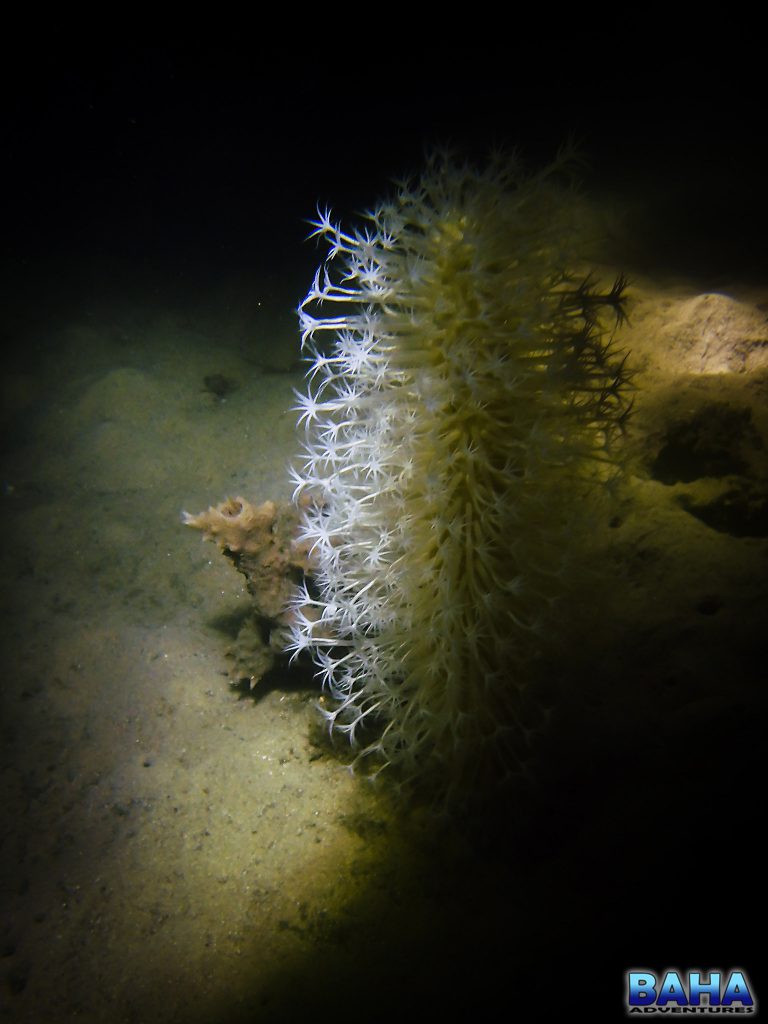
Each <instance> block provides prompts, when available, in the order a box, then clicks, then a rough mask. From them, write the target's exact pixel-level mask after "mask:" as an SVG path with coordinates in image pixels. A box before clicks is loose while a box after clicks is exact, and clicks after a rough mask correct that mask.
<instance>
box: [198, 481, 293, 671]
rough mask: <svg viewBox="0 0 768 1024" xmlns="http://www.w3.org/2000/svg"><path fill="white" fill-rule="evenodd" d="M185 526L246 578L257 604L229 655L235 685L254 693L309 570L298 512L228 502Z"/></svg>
mask: <svg viewBox="0 0 768 1024" xmlns="http://www.w3.org/2000/svg"><path fill="white" fill-rule="evenodd" d="M183 521H184V523H185V524H186V525H187V526H192V527H194V528H195V529H197V530H202V531H203V535H204V537H205V539H206V540H213V541H215V542H216V544H217V545H218V546H219V548H220V549H221V551H223V553H224V554H225V555H226V556H227V557H228V558H229V559H231V561H232V562H233V564H234V566H235V568H236V569H237V570H238V571H239V572H241V573H242V574H243V576H245V580H246V586H247V588H248V593H249V594H250V595H251V597H252V598H253V601H254V609H253V616H252V617H250V618H248V619H246V620H245V622H244V623H243V624H242V625H241V628H240V631H239V634H238V637H237V640H236V642H235V645H234V647H233V649H232V651H231V652H230V657H231V658H232V660H233V661H234V666H233V670H232V672H231V673H230V676H231V678H232V681H233V682H240V681H241V680H243V679H247V680H248V681H249V683H250V687H251V689H253V687H254V686H255V685H256V684H257V683H258V681H259V680H260V679H261V678H262V677H263V676H264V675H265V674H266V672H268V671H269V669H270V668H272V666H273V664H274V661H275V658H276V656H277V655H279V653H280V652H281V650H282V648H283V645H284V643H285V637H286V631H287V630H288V629H289V627H290V619H291V616H292V615H293V612H292V611H291V609H290V607H289V606H290V603H291V599H292V597H293V595H294V593H295V590H296V585H297V583H299V581H301V580H303V579H304V577H305V574H306V573H307V572H308V571H309V570H310V567H311V566H310V558H309V555H308V552H307V548H308V545H307V544H306V542H302V541H299V540H297V534H298V529H299V511H298V510H297V509H296V508H295V507H294V506H292V505H289V504H287V503H284V502H283V503H278V502H274V501H265V502H263V503H262V504H261V505H251V504H250V502H248V501H246V499H245V498H241V497H238V498H227V500H226V501H224V502H222V503H221V504H220V505H216V506H215V507H214V506H211V507H210V508H209V509H208V510H207V511H205V512H201V513H200V514H199V515H190V514H189V513H187V512H185V513H184V516H183Z"/></svg>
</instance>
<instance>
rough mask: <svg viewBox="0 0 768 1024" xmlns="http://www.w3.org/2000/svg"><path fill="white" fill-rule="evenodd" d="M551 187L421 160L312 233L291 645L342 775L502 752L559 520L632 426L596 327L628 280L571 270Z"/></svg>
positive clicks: (615, 310)
mask: <svg viewBox="0 0 768 1024" xmlns="http://www.w3.org/2000/svg"><path fill="white" fill-rule="evenodd" d="M553 178H554V175H553V174H552V173H545V174H542V175H540V176H538V177H535V178H531V179H526V178H524V177H522V176H521V175H520V174H519V173H518V171H517V169H516V168H515V167H510V166H509V165H508V164H505V165H503V166H502V165H500V164H499V165H493V166H491V167H490V168H488V169H486V170H482V171H478V170H475V169H471V168H467V167H459V166H456V165H455V164H453V163H452V162H451V161H450V160H448V159H446V158H442V157H439V158H435V159H434V160H432V161H431V163H430V165H429V166H428V169H427V171H426V173H425V174H424V176H423V177H422V179H421V180H420V181H419V182H418V183H416V184H415V185H413V186H406V185H403V186H402V187H401V188H400V191H399V192H398V194H397V196H396V198H395V199H394V200H393V201H391V202H388V203H385V204H383V205H381V206H379V207H378V208H377V209H375V210H374V211H373V212H372V213H371V214H370V215H369V218H368V224H367V226H365V227H363V228H360V229H357V230H355V231H353V232H352V233H347V232H345V231H343V230H342V229H341V227H340V226H338V225H336V224H334V223H333V222H332V221H331V219H330V216H329V214H328V213H324V214H322V215H321V216H320V217H319V219H318V220H317V221H316V223H315V228H316V230H315V232H314V234H315V235H318V236H320V237H322V238H323V239H325V241H326V242H327V243H328V246H329V251H328V254H327V258H326V261H325V264H324V265H323V267H321V269H320V270H319V271H318V273H317V275H316V277H315V280H314V283H313V285H312V288H311V289H310V292H309V294H308V295H307V297H306V299H305V300H304V302H303V303H302V306H301V310H300V316H301V326H302V343H303V345H304V347H305V349H306V350H307V351H308V352H309V355H310V358H311V363H312V365H311V368H310V370H309V374H308V376H309V379H310V391H309V394H307V395H306V396H303V395H299V407H298V408H299V410H300V417H299V423H300V424H301V426H302V427H303V428H304V430H305V434H306V439H305V443H304V457H303V463H302V466H301V468H300V470H298V471H296V472H295V477H296V483H297V493H299V492H302V491H307V492H308V493H309V495H310V496H311V501H309V502H308V503H307V511H306V512H305V517H304V525H303V537H304V539H306V540H308V541H309V542H310V543H311V545H312V550H313V555H314V559H315V561H316V563H317V565H318V567H319V568H318V571H317V575H316V583H317V591H313V592H309V591H308V590H307V588H306V587H304V588H302V589H301V591H300V592H299V593H298V594H297V597H296V602H295V614H294V623H295V624H294V628H293V634H292V638H291V641H290V645H289V649H291V650H292V651H294V652H299V651H302V650H304V649H309V650H310V651H311V653H312V655H313V656H314V659H315V661H316V663H317V666H318V669H319V674H320V675H321V677H322V681H323V683H324V685H325V686H326V687H327V688H328V690H329V691H330V694H331V698H332V705H331V707H330V709H328V710H327V711H326V714H327V715H328V718H329V721H330V723H331V728H332V729H333V730H334V731H340V732H344V733H347V734H348V735H349V737H350V739H351V740H352V742H353V744H354V745H355V746H356V747H357V748H358V751H359V753H358V758H357V760H358V762H359V761H360V760H361V759H365V760H366V761H367V762H368V763H369V764H370V765H371V766H372V767H375V768H378V767H380V766H383V765H392V766H394V767H396V768H397V770H398V772H399V773H400V774H401V776H402V777H405V778H411V779H412V778H416V777H419V776H421V775H423V774H424V773H426V774H428V775H432V774H434V773H435V772H436V771H437V772H440V773H441V774H442V775H443V776H444V777H445V778H446V779H455V778H456V776H457V774H458V775H461V774H462V773H466V772H467V771H468V770H469V766H470V765H473V764H476V763H477V762H478V760H481V759H482V755H483V752H484V751H485V750H487V749H490V747H492V746H495V741H496V740H497V739H498V738H499V737H500V736H502V735H505V736H507V737H508V738H509V739H510V741H511V744H512V749H514V743H515V738H516V736H517V735H518V734H519V732H520V725H519V722H518V709H519V701H520V692H521V689H522V687H523V686H524V684H525V680H526V676H527V673H528V667H529V666H530V664H531V662H532V660H533V659H535V658H536V656H537V655H538V654H539V652H540V651H541V648H542V645H543V644H544V643H545V639H546V631H547V630H548V629H550V628H552V621H553V616H552V611H553V608H554V607H555V606H556V602H557V599H558V597H559V596H560V594H561V592H562V589H563V579H564V573H565V571H566V570H565V565H566V563H567V561H568V558H569V550H570V548H571V547H572V545H573V543H574V537H573V522H574V519H575V515H574V513H575V510H576V509H577V508H578V507H579V506H580V505H581V504H582V503H583V502H584V501H585V500H588V487H587V483H588V482H589V481H594V480H595V478H596V477H599V476H600V475H601V472H602V471H603V469H604V467H605V466H606V465H610V463H611V461H612V458H613V456H612V451H611V445H612V441H613V437H614V434H615V433H616V431H617V430H618V429H620V427H621V426H622V423H623V417H624V416H625V415H626V403H625V401H624V397H623V384H624V380H625V374H624V371H623V362H622V361H621V360H619V359H618V358H617V357H615V356H614V355H613V354H612V351H611V348H610V345H609V343H608V342H607V341H606V339H605V337H604V334H603V329H602V327H601V321H600V315H601V313H602V312H603V311H604V310H605V309H606V307H607V308H608V310H609V312H610V313H611V314H612V319H614V320H618V319H620V318H621V316H622V306H621V297H622V282H621V281H619V282H617V283H616V285H614V287H613V289H612V290H610V291H609V292H608V293H606V294H599V293H597V292H596V291H595V289H594V288H593V287H592V285H591V283H590V281H589V280H587V281H583V282H581V283H579V282H578V279H575V278H573V277H572V276H571V274H569V272H568V268H569V266H570V265H571V261H572V259H573V255H574V251H573V241H572V239H571V237H570V227H569V222H570V211H571V205H572V201H571V199H570V198H569V196H568V195H567V193H565V192H563V191H562V190H561V189H560V188H558V187H557V185H556V184H555V183H554V180H553ZM308 606H309V608H312V609H313V610H314V611H315V612H316V614H315V615H310V613H309V611H308ZM369 726H370V728H369Z"/></svg>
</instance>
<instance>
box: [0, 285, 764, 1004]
mask: <svg viewBox="0 0 768 1024" xmlns="http://www.w3.org/2000/svg"><path fill="white" fill-rule="evenodd" d="M627 269H628V270H629V272H630V274H631V273H632V268H631V267H629V268H627ZM610 272H611V270H610V268H609V269H605V268H604V273H606V274H609V273H610ZM117 292H118V294H117V296H116V297H100V296H98V295H94V300H93V303H92V304H91V308H82V309H80V310H73V311H71V312H69V313H68V314H67V315H66V316H64V317H58V316H57V317H49V316H46V315H45V312H44V311H43V313H41V314H39V315H38V326H37V327H36V331H37V332H38V334H37V337H38V342H37V347H35V342H34V340H33V341H32V342H29V344H30V346H31V347H30V350H29V352H28V353H26V354H25V356H24V358H19V359H17V360H16V361H15V364H14V365H13V366H12V367H11V370H10V372H9V373H8V374H7V375H6V379H5V380H4V385H3V386H4V388H5V391H6V394H5V397H4V410H5V412H4V415H5V424H6V437H7V438H8V439H10V440H7V441H6V455H5V460H4V466H3V474H4V475H3V497H2V503H3V504H2V533H3V541H4V543H3V565H2V586H3V589H2V598H3V605H2V632H3V642H4V648H5V665H4V674H3V695H2V696H3V720H2V729H3V741H4V742H3V760H2V779H3V810H4V813H5V816H6V820H5V823H4V831H3V842H2V886H3V909H4V913H5V921H4V924H3V932H2V984H3V988H2V1009H1V1010H0V1019H2V1020H8V1021H19V1022H29V1024H38V1022H46V1024H54V1022H57V1021H69V1020H73V1021H74V1020H79V1021H84V1022H85V1021H87V1022H90V1021H113V1022H116V1024H117V1022H132V1024H137V1022H147V1024H149V1022H158V1024H165V1022H172V1021H173V1022H180V1021H190V1022H197V1021H199V1022H216V1021H229V1020H272V1019H281V1018H282V1017H285V1018H286V1019H298V1014H299V1013H300V1012H301V1011H303V1013H304V1016H307V1015H314V1016H316V1017H317V1018H323V1019H324V1017H325V1016H328V1015H331V1016H333V1017H334V1018H335V1019H339V1020H351V1019H355V1020H376V1019H387V1017H388V1014H389V1011H390V1010H391V1009H392V1008H393V1007H396V1006H399V1005H410V1006H413V1007H422V1006H424V1005H428V1004H430V1003H431V1004H432V1005H433V1007H434V1008H439V1011H440V1014H441V1016H442V1018H443V1019H463V1020H469V1019H475V1015H476V1014H478V1013H480V1014H483V1013H484V1012H485V1011H486V1010H487V1008H488V1005H489V1002H488V1000H490V999H491V997H492V996H493V997H495V996H496V995H498V994H500V993H501V994H503V995H505V996H506V998H507V999H508V1006H509V1013H510V1019H511V1018H512V1016H513V1015H514V1010H515V1006H518V1007H519V1006H520V1005H527V1006H528V1007H529V1010H528V1015H527V1016H526V1017H525V1019H531V1020H534V1019H545V1017H546V1014H545V1009H546V1006H547V1005H549V1003H550V1002H551V1001H552V1000H553V999H557V998H560V997H561V996H562V995H563V992H562V989H563V986H564V985H565V986H567V985H573V986H578V985H579V984H583V985H588V988H589V991H593V990H594V989H595V987H597V988H598V989H599V988H600V985H603V989H602V991H603V999H604V1005H602V1006H600V1005H599V1004H598V1005H595V1004H594V1003H593V1004H592V1011H593V1012H594V1014H595V1016H594V1018H593V1019H596V1020H603V1019H606V1020H608V1019H621V1014H622V1011H621V1003H620V999H621V985H622V974H621V972H622V970H623V969H626V968H629V967H631V966H648V965H650V966H652V967H655V968H658V969H661V968H663V967H665V966H669V965H673V964H682V965H683V966H685V967H695V966H701V967H703V968H707V967H711V966H721V967H723V968H727V967H735V966H737V962H738V964H740V965H742V966H746V967H747V968H752V967H753V966H754V965H755V958H756V954H757V950H756V949H755V947H754V940H749V939H748V938H747V935H746V932H744V931H742V930H741V927H740V925H739V917H738V915H736V916H733V915H731V914H730V913H729V911H728V903H729V901H731V900H732V901H733V904H734V905H736V906H737V907H738V911H739V913H740V914H746V916H747V917H750V916H751V915H752V914H753V913H754V909H753V908H754V907H755V905H756V904H755V901H756V900H757V899H758V897H759V893H758V891H757V890H758V881H759V879H760V878H761V875H762V871H760V870H758V867H757V864H758V855H757V852H756V851H755V850H754V848H753V839H752V836H751V827H752V820H753V815H754V813H755V811H756V810H757V808H756V807H755V806H754V802H753V798H754V797H755V794H756V791H757V790H756V782H755V777H756V772H757V771H758V764H759V753H758V751H759V744H761V743H762V742H763V738H762V721H763V720H764V698H763V695H762V689H761V687H760V685H759V683H760V672H759V670H758V669H756V668H755V660H756V659H755V654H756V652H757V651H758V649H760V648H761V647H762V641H761V640H760V638H759V633H758V627H759V623H760V622H763V623H764V622H765V621H768V620H766V618H765V612H766V594H765V580H766V569H768V563H767V556H768V540H767V539H766V537H767V535H768V525H767V523H766V518H767V517H766V507H768V506H767V505H766V502H767V500H768V499H767V497H766V496H767V494H768V491H767V490H766V486H767V481H768V473H767V472H766V454H765V444H766V442H768V402H767V394H768V390H767V389H768V383H767V379H766V366H767V365H768V364H767V363H766V356H767V354H768V322H767V317H768V288H766V289H763V290H762V291H761V290H760V288H756V287H755V286H754V285H750V286H749V287H748V286H747V285H740V283H739V282H738V281H734V282H732V284H731V285H730V286H729V287H723V288H722V289H720V290H719V291H718V293H717V294H709V293H707V292H706V290H704V292H702V288H701V286H700V285H699V283H698V282H697V281H696V280H693V279H691V280H683V281H681V280H669V279H663V278H661V277H659V278H658V279H653V277H652V276H646V277H643V276H642V275H637V274H636V275H635V276H634V279H633V284H632V286H631V288H630V293H629V296H630V307H629V308H630V315H631V323H630V326H629V328H628V329H627V331H626V334H625V338H624V341H625V343H626V346H627V347H628V348H630V349H632V351H633V352H634V356H633V359H634V363H635V366H636V367H637V371H638V372H637V376H636V378H635V380H636V384H637V386H638V392H637V396H636V403H637V412H636V416H635V418H634V420H633V421H632V426H631V430H630V437H629V443H630V444H631V446H632V452H633V454H632V459H633V461H632V463H631V465H632V470H631V472H630V474H629V476H628V479H627V481H626V484H625V486H624V488H623V490H622V491H621V494H620V497H619V502H618V507H617V510H616V511H615V513H614V515H615V517H616V518H614V519H613V525H612V526H611V527H610V528H608V527H607V525H606V524H605V523H603V524H602V526H601V527H600V529H602V530H603V533H602V535H601V537H602V539H601V540H600V541H599V543H600V544H601V545H602V550H603V551H604V552H605V557H608V558H611V559H612V560H613V561H612V564H613V566H614V570H613V578H614V582H615V590H614V593H613V596H612V599H611V601H610V605H611V608H612V619H611V621H610V622H609V623H608V627H607V628H608V636H609V641H608V643H607V644H606V645H605V646H604V647H603V648H602V649H601V652H600V656H599V658H596V659H594V658H593V660H592V662H591V665H590V669H589V671H586V670H585V668H584V665H583V663H581V664H580V667H579V668H578V669H577V670H576V671H575V672H574V680H575V684H574V686H573V687H568V686H565V685H564V686H562V687H561V689H560V691H559V693H560V697H559V701H560V703H559V704H558V702H557V700H555V709H554V714H553V718H552V725H551V730H550V732H549V734H548V736H546V737H544V738H543V739H542V741H541V753H540V768H539V770H540V776H541V778H540V781H541V789H540V790H539V791H537V792H538V795H536V796H533V797H531V798H530V802H529V803H528V804H526V806H528V807H529V810H528V814H527V816H525V815H523V816H522V818H521V824H520V828H519V831H518V830H517V829H516V825H515V822H514V820H507V823H506V828H505V830H504V831H503V832H502V833H501V834H502V835H503V840H500V839H498V838H493V837H498V835H499V833H498V831H493V830H492V832H491V836H492V837H491V838H490V839H487V840H486V839H485V837H483V836H479V837H478V836H476V835H472V834H471V833H470V834H469V835H468V834H467V830H466V829H463V828H462V823H461V822H459V823H458V824H457V825H456V826H455V827H450V828H448V829H447V831H444V832H443V831H440V830H438V828H437V826H436V825H435V824H434V823H432V822H431V821H430V819H429V817H428V816H427V815H425V814H424V813H422V812H419V813H416V814H410V815H409V814H407V813H406V814H405V815H404V816H403V817H400V816H398V815H397V814H395V813H393V811H392V810H391V808H390V807H389V805H388V803H387V802H386V800H383V799H380V798H379V797H378V796H377V794H376V793H374V792H373V791H372V790H371V789H370V788H369V786H368V785H367V784H366V783H365V782H364V781H363V780H359V779H356V778H353V777H351V776H350V775H349V774H348V773H347V771H346V770H345V769H344V768H343V766H341V765H340V764H339V763H338V762H337V761H335V760H334V759H333V758H332V757H329V756H327V754H326V753H325V752H324V751H323V750H322V748H318V747H316V746H314V745H313V744H312V743H311V742H310V739H309V735H310V721H311V718H312V715H313V702H314V700H315V698H316V694H315V693H314V692H313V691H312V690H311V689H308V688H306V687H296V686H294V685H292V684H290V683H288V682H285V685H280V681H279V680H278V683H277V684H276V685H273V686H272V687H271V688H265V689H264V690H263V691H258V690H257V691H256V699H252V698H248V697H246V696H244V695H243V694H242V693H239V692H237V691H234V690H232V689H231V688H230V686H229V684H228V682H227V679H226V668H227V665H226V659H225V652H226V647H227V643H228V640H229V638H230V637H231V634H232V629H233V624H234V623H235V622H236V621H237V619H238V616H240V615H242V614H243V611H244V609H245V608H246V607H247V594H246V593H245V590H244V587H243V585H242V582H241V579H240V577H239V576H238V575H237V574H236V572H235V571H234V570H233V569H232V568H231V566H229V565H228V564H227V563H226V562H225V561H224V559H222V558H221V557H220V556H219V555H218V553H217V552H216V550H215V549H214V547H213V546H211V545H207V544H205V543H204V542H203V541H202V540H201V537H200V535H199V534H198V533H196V532H194V531H192V530H189V529H187V528H184V527H183V526H182V525H181V521H180V516H181V512H182V510H183V509H186V510H189V511H192V512H197V511H200V510H201V509H203V508H205V507H207V506H208V505H209V504H212V503H216V502H218V501H220V500H222V499H223V498H224V497H226V496H228V495H237V494H242V495H244V496H246V497H248V498H250V499H253V500H263V499H265V498H267V497H270V498H286V497H288V496H289V484H288V479H287V475H286V466H287V463H288V461H289V459H290V458H291V456H292V454H293V452H294V449H295V447H296V440H295V430H294V415H295V414H293V413H292V412H290V411H289V408H290V406H291V404H292V393H291V388H292V387H294V386H295V387H300V386H301V371H300V370H298V371H297V370H296V369H293V370H291V364H292V363H293V361H294V360H295V358H296V348H297V337H296V329H295V322H294V318H293V316H292V313H291V310H290V308H288V307H287V306H286V307H285V309H284V310H282V311H281V315H280V316H277V315H273V314H272V313H270V314H266V313H265V314H264V315H263V317H262V315H261V314H260V312H259V308H258V305H257V299H255V298H254V297H255V296H257V295H258V282H241V283H239V284H238V286H237V287H233V289H232V293H231V294H229V295H218V296H215V297H213V298H211V299H210V300H209V302H208V306H207V307H205V305H204V303H200V302H197V303H196V304H192V305H191V306H190V307H189V308H187V309H185V308H184V305H183V303H182V304H172V303H168V304H165V303H164V302H163V299H162V297H157V296H153V295H152V294H149V293H148V294H146V295H144V296H143V298H142V301H141V302H140V303H137V302H136V301H135V300H134V299H133V298H130V299H129V298H125V299H124V300H123V299H121V297H120V295H119V288H118V289H117ZM46 354H48V355H47V356H46ZM54 354H55V356H54ZM210 374H223V375H225V376H226V377H228V378H230V379H231V380H232V381H234V382H235V383H236V385H237V386H236V388H235V390H233V391H232V392H231V393H230V394H228V395H227V396H226V397H225V398H224V399H223V400H222V399H219V398H217V397H216V396H215V395H213V394H211V393H210V392H209V391H207V390H206V389H205V387H204V383H203V382H204V378H205V377H206V376H207V375H210ZM701 410H704V413H703V418H702V416H701V415H700V414H701ZM713 410H714V411H713ZM729 410H730V411H729ZM697 417H699V418H698V419H697ZM706 424H710V426H707V425H706ZM670 442H673V443H672V450H671V451H670ZM663 451H666V456H665V459H666V461H664V459H662V461H661V462H659V461H657V460H658V458H659V456H660V453H662V452H663ZM681 467H682V469H681ZM676 474H677V475H678V476H680V475H681V474H682V475H683V476H685V477H686V479H683V480H680V479H677V480H676V479H675V475H676ZM723 494H727V495H730V497H728V498H726V499H724V500H721V496H722V495H723ZM761 502H762V504H761ZM694 506H695V507H697V508H699V509H701V508H705V509H706V508H709V509H710V510H711V514H710V515H709V518H710V522H709V523H707V522H705V521H703V520H702V518H701V515H698V514H693V513H692V512H691V511H690V509H691V508H692V507H694ZM603 625H605V624H603ZM577 660H578V659H577ZM576 684H578V685H576ZM556 689H557V688H556ZM553 794H555V795H553ZM514 813H515V811H514V809H510V811H509V817H510V819H513V818H514ZM506 814H507V812H506V811H505V810H504V808H500V810H499V815H500V817H501V818H504V817H505V815H506ZM736 868H738V870H737V871H735V870H734V869H736ZM708 885H710V886H711V888H710V889H708ZM727 922H729V924H727V926H726V923H727ZM568 965H572V966H573V967H574V971H575V974H572V975H569V973H568V970H567V968H568ZM587 965H589V967H590V969H591V972H592V973H591V974H590V978H589V982H587V980H586V978H587V975H586V974H585V973H584V971H585V970H586V967H587ZM564 971H565V973H563V972H564ZM600 977H602V978H603V981H602V982H600V981H599V979H600ZM579 979H581V980H579ZM596 979H597V980H596ZM534 1005H538V1006H540V1007H541V1013H540V1015H539V1014H537V1013H532V1012H530V1006H534ZM520 1019H523V1018H520Z"/></svg>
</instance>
